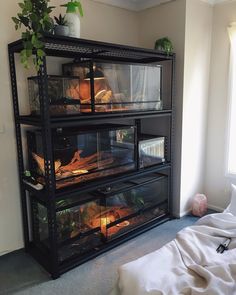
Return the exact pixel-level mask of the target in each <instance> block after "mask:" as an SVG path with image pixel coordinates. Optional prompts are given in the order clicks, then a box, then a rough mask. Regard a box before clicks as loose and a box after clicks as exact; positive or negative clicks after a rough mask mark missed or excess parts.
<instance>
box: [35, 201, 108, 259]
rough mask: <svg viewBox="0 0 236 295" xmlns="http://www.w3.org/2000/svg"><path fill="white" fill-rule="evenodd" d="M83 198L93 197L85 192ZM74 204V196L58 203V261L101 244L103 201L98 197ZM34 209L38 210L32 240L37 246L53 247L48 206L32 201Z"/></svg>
mask: <svg viewBox="0 0 236 295" xmlns="http://www.w3.org/2000/svg"><path fill="white" fill-rule="evenodd" d="M81 198H90V199H91V196H89V195H83V196H81ZM75 203H76V200H75V199H74V200H73V199H67V198H66V199H64V200H60V201H57V202H56V224H57V243H58V249H59V253H58V254H59V261H63V260H66V259H67V258H69V257H71V256H73V255H78V254H84V253H86V252H88V251H90V250H91V249H93V248H95V247H97V246H99V245H100V244H101V243H102V234H101V231H100V229H101V227H100V223H99V220H98V216H100V213H101V210H103V209H102V208H103V207H101V206H100V201H99V200H96V199H95V200H93V201H88V202H84V203H83V202H82V203H81V204H79V205H78V204H75ZM77 203H78V201H77ZM33 208H34V213H36V214H34V215H33V225H34V226H33V240H34V242H35V243H36V244H38V245H41V246H44V247H47V248H50V245H49V234H48V232H49V224H48V209H47V208H46V207H45V206H43V205H41V204H39V203H37V202H36V201H33ZM104 210H105V209H104Z"/></svg>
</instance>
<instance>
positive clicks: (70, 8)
mask: <svg viewBox="0 0 236 295" xmlns="http://www.w3.org/2000/svg"><path fill="white" fill-rule="evenodd" d="M61 6H62V7H66V8H67V10H66V12H72V13H74V12H76V10H77V8H78V10H79V13H80V15H81V16H83V15H84V12H83V7H82V4H81V3H80V1H77V0H71V1H69V2H68V3H66V4H63V5H61Z"/></svg>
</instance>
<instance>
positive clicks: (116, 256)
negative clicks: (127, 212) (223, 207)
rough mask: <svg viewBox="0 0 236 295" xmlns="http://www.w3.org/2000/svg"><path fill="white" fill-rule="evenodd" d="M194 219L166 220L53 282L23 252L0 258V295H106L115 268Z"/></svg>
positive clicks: (152, 248)
mask: <svg viewBox="0 0 236 295" xmlns="http://www.w3.org/2000/svg"><path fill="white" fill-rule="evenodd" d="M196 220H197V218H196V217H192V216H185V217H183V218H181V219H176V220H171V221H168V222H166V223H164V224H162V225H160V226H159V227H156V228H154V229H152V230H150V231H148V232H146V233H144V234H142V235H140V236H138V237H136V238H135V239H132V240H130V241H128V242H126V243H125V244H122V245H121V246H118V247H117V248H115V249H113V250H110V251H109V252H106V253H105V254H103V255H101V256H99V257H97V258H95V259H93V260H91V261H89V262H87V263H85V264H83V265H81V266H79V267H77V268H75V269H73V270H71V271H69V272H67V273H66V274H64V275H62V276H61V277H60V278H59V279H57V280H55V281H53V280H51V279H50V277H49V276H48V274H47V273H46V272H45V271H44V270H43V269H42V268H41V267H40V266H39V265H38V264H37V263H36V262H35V261H34V260H33V258H31V257H30V256H29V255H27V254H25V253H24V252H23V251H18V252H15V253H11V254H8V255H5V256H2V257H0V294H1V295H2V294H4V295H6V294H18V295H41V294H42V295H54V294H56V295H67V294H68V295H107V294H108V293H109V292H110V291H111V289H112V287H113V286H114V284H115V282H116V280H117V268H118V267H119V266H120V265H122V264H124V263H126V262H129V261H132V260H134V259H136V258H138V257H141V256H143V255H145V254H147V253H150V252H152V251H155V250H157V249H159V248H160V247H162V246H163V245H164V244H166V243H167V242H169V241H171V240H172V239H173V238H174V237H175V235H176V233H177V232H178V231H179V230H181V229H182V228H184V227H186V226H188V225H192V224H193V223H194V222H195V221H196Z"/></svg>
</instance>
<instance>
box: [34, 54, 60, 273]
mask: <svg viewBox="0 0 236 295" xmlns="http://www.w3.org/2000/svg"><path fill="white" fill-rule="evenodd" d="M38 85H39V101H40V116H41V126H42V144H43V153H44V170H45V175H44V176H45V188H46V195H47V205H48V206H47V209H48V232H49V243H50V252H51V256H50V259H51V261H52V263H51V274H52V278H53V279H56V278H58V277H59V276H60V275H59V266H58V244H57V224H56V200H55V191H56V180H55V167H54V159H53V138H52V127H51V120H50V111H49V110H50V108H49V99H48V75H47V62H46V56H44V57H43V60H42V65H41V66H40V69H39V71H38Z"/></svg>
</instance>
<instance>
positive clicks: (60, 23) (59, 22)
mask: <svg viewBox="0 0 236 295" xmlns="http://www.w3.org/2000/svg"><path fill="white" fill-rule="evenodd" d="M54 19H55V22H56V24H57V25H58V26H66V25H67V21H66V20H65V15H64V16H62V15H61V14H59V17H56V16H54Z"/></svg>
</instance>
